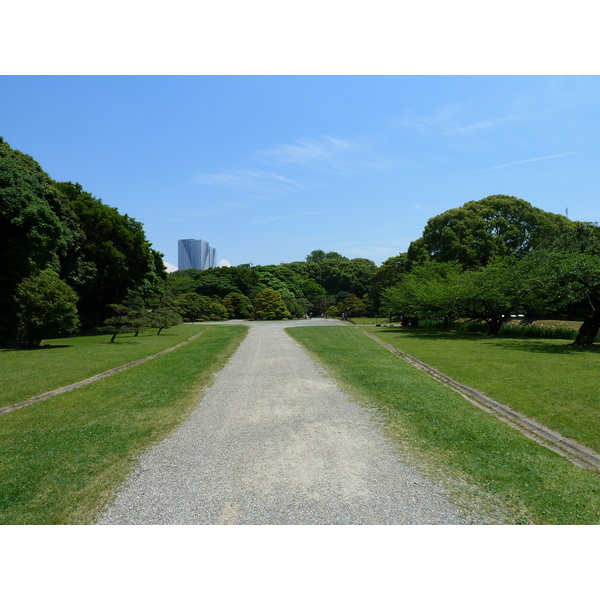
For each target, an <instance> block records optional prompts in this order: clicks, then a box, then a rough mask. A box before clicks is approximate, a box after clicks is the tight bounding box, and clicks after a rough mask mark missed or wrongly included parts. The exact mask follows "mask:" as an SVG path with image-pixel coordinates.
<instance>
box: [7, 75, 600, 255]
mask: <svg viewBox="0 0 600 600" xmlns="http://www.w3.org/2000/svg"><path fill="white" fill-rule="evenodd" d="M0 135H2V136H3V137H4V139H5V141H7V142H8V143H9V144H10V145H11V146H12V147H13V148H16V149H18V150H21V151H22V152H25V153H26V154H30V155H31V156H33V157H34V158H35V159H36V160H37V161H38V162H39V163H40V164H41V166H42V168H43V169H44V170H46V171H47V172H48V173H49V174H50V176H51V177H53V178H54V179H56V180H59V181H73V182H78V183H80V184H81V185H82V186H83V188H84V189H85V190H86V191H88V192H90V193H91V194H93V195H94V196H96V197H97V198H100V199H102V200H103V201H104V202H105V203H106V204H108V205H110V206H114V207H116V208H117V209H118V210H119V211H120V212H122V213H127V214H129V215H130V216H132V217H133V218H135V219H137V220H138V221H141V222H142V223H143V225H144V229H145V231H146V234H147V237H148V239H149V240H150V242H151V243H152V245H153V247H154V248H155V249H157V250H158V251H160V252H162V253H164V255H165V260H166V261H167V262H168V263H170V264H172V265H176V264H177V240H178V239H180V238H201V239H204V240H207V241H208V242H209V243H210V244H211V246H214V247H216V249H217V253H218V260H224V261H228V263H229V264H232V265H237V264H243V263H253V264H255V265H256V264H276V263H280V262H289V261H295V260H303V259H304V258H305V257H306V255H307V254H308V253H309V252H311V251H312V250H314V249H322V250H325V251H336V252H340V253H341V254H343V255H345V256H348V257H349V258H355V257H365V258H369V259H371V260H373V261H375V262H376V263H377V264H380V263H381V262H382V261H384V260H385V259H387V258H389V257H390V256H394V255H396V254H398V253H400V252H403V251H405V250H406V249H407V247H408V244H409V243H410V242H411V241H412V240H414V239H416V238H418V237H420V235H421V233H422V231H423V227H424V226H425V224H426V222H427V220H428V219H429V218H430V217H433V216H435V215H437V214H439V213H441V212H443V211H445V210H447V209H449V208H453V207H457V206H460V205H462V204H463V203H465V202H467V201H469V200H479V199H481V198H484V197H485V196H488V195H492V194H507V195H513V196H517V197H519V198H523V199H524V200H527V201H528V202H530V203H532V204H533V205H535V206H537V207H539V208H542V209H544V210H548V211H552V212H557V213H562V214H564V213H565V212H566V211H567V210H568V215H569V217H570V218H572V219H575V220H583V221H598V220H600V202H599V199H600V180H599V177H598V165H599V164H600V79H599V78H598V77H597V76H450V75H448V76H373V75H367V76H361V75H355V76H276V75H273V76H252V75H248V76H235V75H232V76H211V75H198V76H51V75H48V76H10V75H5V76H1V77H0Z"/></svg>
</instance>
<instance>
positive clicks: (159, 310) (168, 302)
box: [150, 290, 183, 335]
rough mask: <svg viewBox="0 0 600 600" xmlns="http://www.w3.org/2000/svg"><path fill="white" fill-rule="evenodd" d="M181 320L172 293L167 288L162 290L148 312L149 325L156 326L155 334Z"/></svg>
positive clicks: (179, 322) (177, 323)
mask: <svg viewBox="0 0 600 600" xmlns="http://www.w3.org/2000/svg"><path fill="white" fill-rule="evenodd" d="M182 322H183V319H182V318H181V315H180V314H179V312H178V311H177V304H176V302H175V298H174V297H173V294H171V292H170V291H169V290H163V293H162V294H161V296H160V298H159V300H158V301H157V302H156V303H155V304H154V305H153V307H152V312H151V313H150V326H151V327H156V328H157V329H158V331H157V332H156V335H160V332H161V331H162V330H163V329H168V328H169V327H173V326H175V325H179V324H181V323H182Z"/></svg>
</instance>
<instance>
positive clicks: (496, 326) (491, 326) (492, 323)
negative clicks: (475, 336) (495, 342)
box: [487, 316, 502, 336]
mask: <svg viewBox="0 0 600 600" xmlns="http://www.w3.org/2000/svg"><path fill="white" fill-rule="evenodd" d="M487 326H488V335H493V336H496V335H498V334H499V333H500V328H501V327H502V317H498V316H493V317H492V318H491V319H489V320H488V321H487Z"/></svg>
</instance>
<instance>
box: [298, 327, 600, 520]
mask: <svg viewBox="0 0 600 600" xmlns="http://www.w3.org/2000/svg"><path fill="white" fill-rule="evenodd" d="M288 333H289V334H290V335H291V336H292V337H293V338H294V339H296V340H298V341H299V342H301V343H302V344H304V345H305V346H306V347H307V348H308V350H309V351H310V352H312V353H313V355H314V356H315V357H316V358H317V359H318V360H320V361H321V362H322V363H323V364H325V365H326V366H327V367H328V368H329V369H330V370H331V372H332V373H333V374H334V376H335V377H336V378H338V379H339V380H340V381H341V382H343V384H345V385H346V386H348V388H349V389H350V390H351V391H352V392H353V393H354V394H355V395H356V396H357V397H359V398H361V399H362V401H364V402H365V403H367V404H368V405H370V406H374V407H377V408H379V409H380V412H381V416H382V419H384V421H385V423H386V425H387V429H388V431H389V433H390V435H391V436H392V437H393V438H394V439H395V440H396V441H397V442H398V443H399V444H401V445H402V446H404V447H405V448H409V449H410V450H411V454H413V455H414V456H416V457H417V459H418V461H419V462H420V464H421V465H423V468H425V469H427V470H429V471H430V472H432V473H434V474H436V475H437V476H438V477H441V478H445V479H446V480H447V484H448V486H449V489H451V490H452V492H453V494H454V499H455V501H458V502H463V503H464V504H465V505H468V506H472V505H473V504H476V503H479V502H482V503H483V504H484V505H485V504H486V503H487V504H488V505H489V506H495V507H499V508H501V509H502V511H506V512H507V514H509V515H510V517H509V519H508V521H509V522H514V523H540V524H541V523H546V524H583V523H587V524H591V523H594V524H596V523H600V476H599V475H598V474H597V473H594V472H591V471H587V470H584V469H581V468H578V467H576V466H574V465H572V464H571V463H570V462H569V461H567V460H566V459H564V458H562V457H560V456H558V455H556V454H554V453H553V452H551V451H550V450H547V449H546V448H543V447H541V446H539V445H537V444H536V443H535V442H532V441H531V440H529V439H527V438H525V437H523V436H522V435H521V434H520V433H518V432H517V431H515V430H513V429H512V428H510V427H509V426H507V425H505V424H504V423H502V422H500V421H498V420H497V419H496V418H495V417H493V416H491V415H489V414H487V413H485V412H483V411H481V410H480V409H478V408H476V407H474V406H472V405H471V404H470V403H469V402H467V401H466V400H464V399H463V398H462V397H460V396H459V395H458V394H456V393H454V392H452V391H451V390H449V389H447V388H445V387H444V386H442V385H441V384H439V383H437V382H435V381H434V380H432V379H430V378H429V377H427V376H426V375H425V374H423V373H422V372H420V371H418V370H417V369H415V368H414V367H412V366H410V365H409V364H408V363H406V362H405V361H403V360H402V359H400V358H399V357H397V356H394V355H393V354H391V353H390V352H388V351H386V350H385V349H384V348H382V347H380V346H379V345H378V344H377V343H375V342H374V341H372V340H369V339H368V338H367V337H366V336H364V335H363V334H362V333H361V332H360V331H359V330H357V329H355V328H350V327H340V328H338V327H329V328H326V327H323V328H318V327H310V328H308V327H307V328H296V329H288ZM386 339H387V341H390V338H389V337H386ZM403 349H404V348H403ZM407 352H409V351H408V350H407ZM409 353H410V352H409ZM538 356H545V355H543V354H540V355H538ZM442 370H443V369H442ZM449 374H450V375H451V373H449ZM459 380H460V378H459ZM457 482H458V483H457Z"/></svg>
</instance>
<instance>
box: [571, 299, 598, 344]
mask: <svg viewBox="0 0 600 600" xmlns="http://www.w3.org/2000/svg"><path fill="white" fill-rule="evenodd" d="M588 300H589V303H590V309H591V312H590V313H589V314H588V315H586V316H585V317H584V319H583V323H582V324H581V327H580V328H579V332H578V333H577V337H576V338H575V341H574V342H573V345H574V346H592V345H593V343H594V340H595V339H596V336H597V335H598V331H600V312H598V311H597V310H596V306H597V305H598V300H599V299H598V298H592V297H589V296H588Z"/></svg>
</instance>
